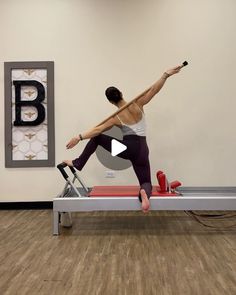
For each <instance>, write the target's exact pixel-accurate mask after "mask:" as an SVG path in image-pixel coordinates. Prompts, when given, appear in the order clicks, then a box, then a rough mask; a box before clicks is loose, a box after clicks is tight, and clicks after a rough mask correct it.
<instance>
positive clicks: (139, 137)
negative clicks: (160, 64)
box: [63, 66, 182, 213]
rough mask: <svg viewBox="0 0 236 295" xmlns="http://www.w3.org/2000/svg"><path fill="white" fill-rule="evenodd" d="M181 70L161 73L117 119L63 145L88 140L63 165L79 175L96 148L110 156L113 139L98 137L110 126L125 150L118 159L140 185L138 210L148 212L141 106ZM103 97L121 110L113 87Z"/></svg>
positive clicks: (146, 154)
mask: <svg viewBox="0 0 236 295" xmlns="http://www.w3.org/2000/svg"><path fill="white" fill-rule="evenodd" d="M181 68H182V66H177V67H174V68H172V69H170V70H167V71H166V72H164V73H163V75H162V76H161V78H160V79H159V80H158V81H157V82H156V83H154V84H153V85H152V86H151V87H150V89H149V91H148V92H146V93H145V94H144V95H143V96H141V97H139V98H138V99H137V100H136V102H134V103H132V104H131V105H130V106H128V107H127V108H125V109H124V110H122V111H121V112H120V113H119V115H116V116H114V117H113V118H111V119H109V120H107V121H106V122H105V123H104V124H102V125H99V126H96V127H94V128H92V129H91V130H89V131H87V132H84V133H81V134H79V135H78V136H75V137H73V138H72V139H71V140H70V141H69V143H68V144H67V145H66V147H67V149H71V148H73V147H74V146H75V145H76V144H77V143H78V142H79V141H81V140H84V139H89V138H90V141H89V142H88V144H87V145H86V147H85V149H84V151H83V152H82V154H81V155H80V156H79V157H78V158H76V159H75V160H72V161H71V160H65V161H63V162H64V163H66V164H67V165H68V166H74V167H75V168H76V169H78V170H79V171H81V170H82V169H83V167H84V165H85V164H86V162H87V161H88V159H89V157H90V156H91V155H92V154H93V153H94V152H95V150H96V148H97V146H98V145H101V146H102V147H103V148H105V149H106V150H107V151H109V152H111V140H112V139H113V138H112V137H111V136H108V135H105V134H102V132H104V131H106V130H108V129H110V128H112V127H113V126H118V127H119V128H121V130H122V133H123V140H119V141H120V142H121V143H122V144H124V145H125V146H126V147H127V149H126V150H125V151H123V152H122V153H120V154H119V157H121V158H123V159H128V160H130V161H131V163H132V165H133V169H134V171H135V173H136V176H137V178H138V180H139V184H140V194H139V200H140V202H141V203H142V210H143V212H144V213H146V212H148V211H149V208H150V203H149V198H150V196H151V193H152V184H151V171H150V163H149V150H148V146H147V142H146V126H145V115H144V112H143V106H144V105H146V104H147V103H149V102H150V101H151V99H152V98H153V97H154V96H155V95H156V94H157V93H158V92H159V91H160V90H161V88H162V87H163V85H164V84H165V82H166V80H167V78H169V77H170V76H172V75H174V74H176V73H178V72H179V71H180V69H181ZM105 94H106V97H107V99H108V100H109V102H110V103H112V104H114V105H115V106H116V107H117V108H121V107H123V106H124V105H125V104H126V103H127V102H126V101H125V100H124V98H123V95H122V93H121V92H120V90H119V89H117V88H116V87H109V88H107V89H106V92H105ZM116 140H117V139H116ZM137 147H138V150H137Z"/></svg>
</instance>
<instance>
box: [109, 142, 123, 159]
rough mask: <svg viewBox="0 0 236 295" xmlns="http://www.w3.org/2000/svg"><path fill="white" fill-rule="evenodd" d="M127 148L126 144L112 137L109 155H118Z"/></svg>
mask: <svg viewBox="0 0 236 295" xmlns="http://www.w3.org/2000/svg"><path fill="white" fill-rule="evenodd" d="M125 150H127V146H126V145H124V144H122V143H120V142H119V141H118V140H115V139H112V141H111V155H112V156H113V157H115V156H117V155H119V154H120V153H122V152H123V151H125Z"/></svg>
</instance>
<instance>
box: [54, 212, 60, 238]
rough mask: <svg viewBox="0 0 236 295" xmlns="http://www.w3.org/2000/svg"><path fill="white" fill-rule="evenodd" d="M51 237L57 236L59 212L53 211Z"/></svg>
mask: <svg viewBox="0 0 236 295" xmlns="http://www.w3.org/2000/svg"><path fill="white" fill-rule="evenodd" d="M53 235H54V236H58V235H59V212H58V211H53Z"/></svg>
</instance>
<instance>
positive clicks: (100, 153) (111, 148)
mask: <svg viewBox="0 0 236 295" xmlns="http://www.w3.org/2000/svg"><path fill="white" fill-rule="evenodd" d="M131 131H132V133H133V134H134V132H133V130H131ZM103 135H105V136H104V141H105V142H106V148H104V147H102V146H100V145H99V146H98V147H97V149H96V155H97V158H98V160H99V161H100V163H101V164H102V165H103V166H105V167H106V168H108V169H112V170H125V169H128V168H129V167H131V166H132V163H131V161H130V160H128V159H129V156H130V154H134V153H135V155H136V156H139V153H138V152H139V141H134V142H132V144H131V143H130V142H129V140H124V139H123V134H122V132H121V130H120V128H118V127H116V126H114V127H112V128H111V129H110V130H108V131H106V132H104V133H103ZM131 149H132V150H131ZM133 150H134V151H133Z"/></svg>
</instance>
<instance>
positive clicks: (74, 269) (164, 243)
mask: <svg viewBox="0 0 236 295" xmlns="http://www.w3.org/2000/svg"><path fill="white" fill-rule="evenodd" d="M73 221H74V225H73V228H72V229H69V230H68V229H63V230H62V233H61V235H60V236H52V228H51V226H52V224H51V223H52V211H50V210H42V211H31V210H28V211H0V294H1V295H17V294H19V295H26V294H30V295H35V294H43V295H44V294H50V295H53V294H55V295H60V294H66V295H74V294H75V295H80V294H81V295H87V294H88V295H94V294H101V295H106V294H108V295H116V294H120V295H125V294H127V295H132V294H135V295H136V294H140V295H143V294H145V295H146V294H147V295H149V294H158V295H172V294H173V295H179V294H181V295H188V294H189V295H198V294H199V295H210V294H211V295H218V294H219V295H227V294H230V295H235V294H236V229H235V228H234V229H230V230H229V229H228V230H214V229H209V228H205V227H203V226H202V225H200V224H198V223H196V222H195V221H194V220H192V219H191V218H190V217H188V216H187V215H185V213H184V212H151V213H150V214H149V215H147V216H144V215H143V214H142V213H141V212H120V213H119V212H100V213H98V212H93V213H76V214H74V219H73ZM232 221H233V222H235V219H234V220H231V222H232ZM217 224H219V222H218V223H217Z"/></svg>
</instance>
